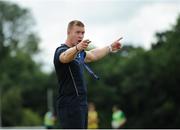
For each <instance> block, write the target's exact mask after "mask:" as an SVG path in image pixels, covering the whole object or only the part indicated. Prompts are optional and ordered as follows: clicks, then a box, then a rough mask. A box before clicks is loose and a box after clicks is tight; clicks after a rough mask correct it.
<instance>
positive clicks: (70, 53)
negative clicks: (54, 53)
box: [59, 46, 79, 63]
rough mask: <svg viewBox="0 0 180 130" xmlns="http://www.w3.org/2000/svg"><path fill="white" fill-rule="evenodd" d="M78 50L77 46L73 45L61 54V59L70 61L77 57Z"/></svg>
mask: <svg viewBox="0 0 180 130" xmlns="http://www.w3.org/2000/svg"><path fill="white" fill-rule="evenodd" d="M78 52H79V51H78V50H77V48H76V46H74V47H71V48H69V49H67V50H66V51H64V52H63V53H61V54H60V56H59V60H60V62H62V63H69V62H71V61H72V60H73V59H74V58H75V57H76V55H77V53H78Z"/></svg>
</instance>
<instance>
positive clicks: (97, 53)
mask: <svg viewBox="0 0 180 130" xmlns="http://www.w3.org/2000/svg"><path fill="white" fill-rule="evenodd" d="M109 52H110V49H109V47H108V46H106V47H103V48H95V49H93V50H90V53H91V54H92V55H93V58H92V59H91V61H96V60H99V59H101V58H103V57H104V56H106V55H107V54H109Z"/></svg>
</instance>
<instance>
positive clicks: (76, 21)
mask: <svg viewBox="0 0 180 130" xmlns="http://www.w3.org/2000/svg"><path fill="white" fill-rule="evenodd" d="M73 26H79V27H84V24H83V22H81V21H79V20H73V21H71V22H69V24H68V28H67V30H71V29H72V27H73Z"/></svg>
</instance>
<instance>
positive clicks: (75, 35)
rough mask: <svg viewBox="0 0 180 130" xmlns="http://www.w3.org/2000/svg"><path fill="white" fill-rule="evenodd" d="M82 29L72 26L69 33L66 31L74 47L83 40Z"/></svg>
mask: <svg viewBox="0 0 180 130" xmlns="http://www.w3.org/2000/svg"><path fill="white" fill-rule="evenodd" d="M84 30H85V29H84V27H79V26H73V27H72V28H71V29H70V30H69V31H68V36H69V38H70V39H71V41H72V42H73V44H74V45H76V44H77V43H79V42H81V41H82V40H83V38H84V33H85V31H84Z"/></svg>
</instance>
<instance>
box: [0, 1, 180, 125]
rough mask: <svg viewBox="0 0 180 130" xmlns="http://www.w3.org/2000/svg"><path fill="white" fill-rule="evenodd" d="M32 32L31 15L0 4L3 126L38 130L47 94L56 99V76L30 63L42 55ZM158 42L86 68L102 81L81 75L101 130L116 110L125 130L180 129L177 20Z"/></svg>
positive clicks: (124, 50) (126, 48) (127, 48)
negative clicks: (123, 117) (122, 115)
mask: <svg viewBox="0 0 180 130" xmlns="http://www.w3.org/2000/svg"><path fill="white" fill-rule="evenodd" d="M7 8H8V10H7ZM33 26H34V20H33V17H32V16H31V14H30V13H29V10H27V9H22V8H20V7H19V6H18V5H16V4H12V3H9V2H4V1H0V94H1V95H0V96H1V97H0V100H1V102H0V103H1V104H0V105H1V116H2V126H41V125H43V117H44V114H45V112H46V111H47V90H48V89H49V88H51V89H53V92H54V102H55V99H56V95H57V80H56V76H55V72H54V71H53V72H51V73H45V72H43V71H42V69H41V64H39V63H36V62H35V61H34V60H33V57H34V56H35V55H38V54H39V53H40V50H39V46H38V45H39V40H40V38H39V37H38V34H37V33H36V32H34V31H33ZM156 39H157V41H156V42H155V43H152V47H151V49H150V50H145V49H143V48H141V47H133V46H131V45H130V44H129V45H127V46H124V47H123V48H122V50H121V51H120V52H118V53H116V54H110V55H108V56H107V57H105V58H104V59H102V60H100V61H98V62H96V63H91V64H90V66H91V67H92V68H93V69H94V71H95V72H96V73H97V74H98V75H99V76H100V78H101V79H100V80H99V81H94V80H93V79H92V77H90V76H89V75H88V74H87V73H86V72H85V76H86V79H87V83H88V101H91V102H94V103H95V104H96V109H97V111H98V114H99V118H100V124H99V125H100V128H111V114H112V110H111V109H112V106H113V105H114V104H118V105H119V106H120V108H121V109H122V110H123V111H124V112H125V115H126V117H127V123H126V124H125V128H180V123H179V122H180V105H179V103H178V101H179V100H180V95H179V92H180V76H179V73H180V67H179V66H180V16H179V17H178V18H177V22H176V24H175V25H174V26H172V28H171V29H170V30H167V31H164V32H157V33H156ZM54 110H55V112H56V109H55V103H54ZM57 128H58V125H57Z"/></svg>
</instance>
